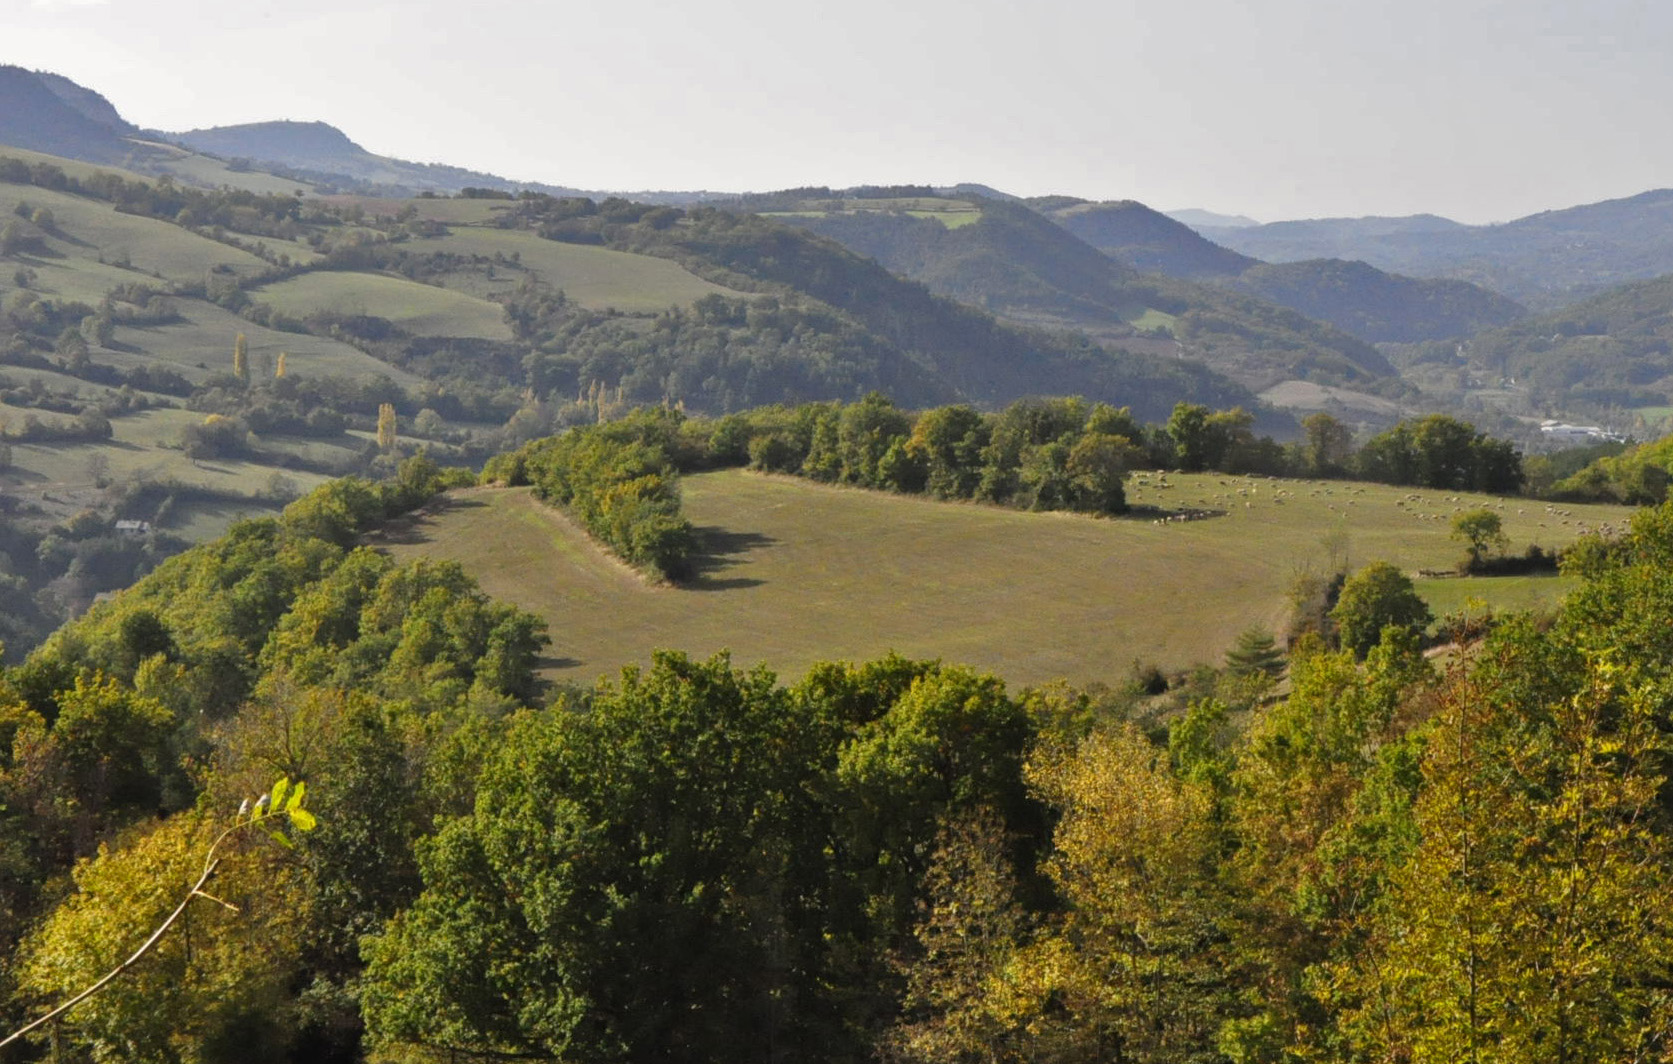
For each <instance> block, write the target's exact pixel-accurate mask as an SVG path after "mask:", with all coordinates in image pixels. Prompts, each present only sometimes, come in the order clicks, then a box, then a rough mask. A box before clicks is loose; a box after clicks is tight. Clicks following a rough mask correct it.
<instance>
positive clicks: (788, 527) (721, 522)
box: [382, 470, 1628, 683]
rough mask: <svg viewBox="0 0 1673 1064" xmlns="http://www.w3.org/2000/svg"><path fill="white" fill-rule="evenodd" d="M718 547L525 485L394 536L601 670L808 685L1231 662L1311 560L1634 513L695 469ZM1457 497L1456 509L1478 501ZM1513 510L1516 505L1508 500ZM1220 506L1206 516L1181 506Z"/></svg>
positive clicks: (1454, 547)
mask: <svg viewBox="0 0 1673 1064" xmlns="http://www.w3.org/2000/svg"><path fill="white" fill-rule="evenodd" d="M684 497H685V511H686V514H687V516H688V517H689V518H690V519H691V521H692V523H693V524H694V525H695V526H696V527H697V530H698V533H699V536H700V537H701V542H702V544H703V547H702V551H703V555H702V557H701V558H700V560H699V562H698V567H699V568H698V573H697V575H696V576H695V578H694V579H692V580H691V581H689V582H687V583H686V584H684V585H682V586H677V587H676V586H668V585H663V584H654V583H651V582H648V581H646V580H645V579H644V578H643V577H642V576H640V575H639V574H637V573H635V572H634V571H632V570H630V569H628V568H626V567H625V566H623V565H622V564H621V563H620V562H618V561H616V560H615V559H614V558H613V557H611V556H609V555H607V554H605V553H604V552H603V551H601V550H600V549H599V548H598V547H596V546H595V545H594V544H593V543H592V542H591V541H590V540H588V539H587V538H586V537H585V535H584V533H582V532H581V530H580V529H579V528H577V527H576V526H575V525H574V524H572V523H571V522H570V521H569V520H568V519H567V518H565V517H564V516H563V515H562V514H561V513H559V512H558V511H555V510H552V509H551V508H549V507H546V506H544V505H542V504H541V503H539V502H538V501H536V500H535V499H533V498H532V497H531V496H530V495H529V494H528V493H527V492H526V491H525V490H521V489H500V490H496V489H474V490H470V491H465V492H460V493H454V494H452V495H449V496H447V497H445V499H444V501H442V502H441V503H440V504H438V505H436V506H435V507H433V508H432V509H431V510H429V511H426V512H425V513H424V514H421V515H420V516H418V517H417V518H416V519H414V520H413V521H412V523H411V524H410V525H408V526H406V527H403V528H402V529H400V530H399V531H394V532H390V533H389V534H388V538H387V540H386V541H385V542H384V543H383V544H382V545H383V546H385V547H386V548H387V549H388V550H389V551H390V552H391V553H393V554H394V555H395V556H396V557H397V558H398V559H400V560H403V561H408V560H412V559H414V558H417V557H432V558H446V559H450V560H455V561H458V562H459V563H460V564H461V565H463V566H464V567H465V569H466V571H467V572H469V573H470V574H471V575H472V576H474V577H475V578H476V579H477V580H478V581H479V582H480V583H481V585H482V587H483V588H484V590H486V591H487V592H488V593H489V594H490V595H493V596H494V597H496V598H499V599H502V600H504V601H507V602H511V603H515V604H516V605H518V606H520V607H521V608H523V609H526V610H529V611H530V612H532V613H535V614H538V615H539V616H541V617H544V618H545V619H546V620H547V623H548V624H549V625H550V626H551V630H552V633H553V636H554V643H555V645H556V646H558V647H561V648H562V650H561V653H559V654H558V656H557V657H555V658H554V659H551V660H549V661H548V662H546V665H547V672H548V675H551V676H554V677H562V678H564V679H566V680H574V681H577V682H586V681H590V680H591V679H593V678H594V677H596V676H598V675H600V674H604V673H610V672H613V671H614V670H615V669H616V668H617V667H618V666H619V665H621V664H622V663H624V662H630V661H640V662H648V661H649V660H650V654H651V651H652V650H653V649H655V648H675V649H681V650H686V651H689V652H691V653H693V654H703V655H706V654H709V653H712V652H714V651H717V650H721V649H730V650H731V651H732V654H733V658H734V660H735V661H737V662H739V663H740V664H754V663H758V662H761V663H766V664H767V665H769V666H771V667H772V668H774V669H775V670H778V671H780V672H781V673H782V674H784V675H797V674H799V673H800V672H801V671H803V670H805V669H806V667H807V666H808V665H809V664H811V663H812V662H814V661H818V660H827V659H832V658H837V659H849V660H866V659H870V658H875V657H877V656H879V655H882V654H884V653H886V652H888V651H890V650H895V651H898V652H899V653H902V654H905V655H908V656H910V657H939V658H945V659H947V660H949V661H958V662H962V663H968V664H971V665H974V666H976V667H978V668H981V669H985V670H991V671H993V672H995V673H997V674H999V675H1002V676H1005V677H1006V678H1007V679H1009V680H1010V681H1012V682H1014V683H1042V682H1046V681H1049V680H1053V679H1060V678H1061V679H1068V680H1071V681H1073V682H1080V683H1085V682H1091V681H1102V682H1106V683H1117V682H1120V681H1122V680H1124V679H1125V678H1126V677H1127V676H1128V674H1129V672H1130V670H1131V668H1132V666H1133V664H1134V662H1135V661H1137V662H1143V663H1147V664H1148V663H1152V662H1154V663H1157V664H1160V665H1161V666H1162V667H1164V668H1167V669H1183V668H1187V667H1189V666H1190V665H1192V664H1194V663H1197V662H1217V661H1218V660H1219V659H1220V657H1221V655H1222V654H1223V653H1224V652H1225V651H1226V649H1227V648H1228V647H1229V646H1230V645H1231V644H1232V642H1233V641H1234V640H1235V639H1236V637H1237V635H1238V634H1239V633H1240V632H1242V631H1243V630H1244V629H1246V628H1249V627H1251V626H1255V625H1259V626H1263V627H1265V628H1267V629H1269V630H1272V631H1279V632H1281V630H1282V628H1283V626H1284V624H1285V622H1286V618H1287V614H1288V611H1289V605H1288V600H1287V591H1288V589H1289V587H1290V585H1291V584H1292V583H1293V581H1294V579H1295V577H1296V576H1297V575H1298V574H1299V573H1302V572H1305V571H1309V570H1311V571H1315V572H1320V573H1323V572H1326V571H1334V570H1335V569H1337V568H1341V567H1344V566H1346V567H1353V568H1357V567H1359V566H1362V565H1364V564H1366V563H1368V562H1371V561H1375V560H1386V561H1389V562H1392V563H1394V564H1396V565H1398V566H1400V567H1402V568H1404V569H1408V570H1419V569H1450V568H1451V567H1452V566H1453V565H1454V564H1455V563H1456V562H1457V561H1458V560H1459V558H1461V557H1462V556H1463V547H1462V546H1461V545H1460V544H1459V543H1458V542H1457V541H1456V540H1454V539H1453V538H1452V536H1451V515H1452V513H1453V512H1454V510H1462V509H1471V508H1476V507H1481V506H1488V507H1493V508H1495V509H1496V512H1499V513H1501V514H1502V519H1503V523H1504V528H1505V532H1506V535H1507V536H1508V537H1509V539H1510V542H1511V543H1512V545H1513V549H1515V550H1520V549H1522V548H1523V547H1525V546H1526V545H1528V544H1530V543H1536V544H1538V545H1540V546H1541V547H1544V548H1561V547H1563V546H1566V545H1567V544H1569V543H1571V542H1573V541H1574V539H1575V538H1577V537H1578V536H1579V535H1580V534H1581V533H1582V532H1583V531H1587V530H1598V529H1601V528H1604V527H1605V526H1610V527H1614V526H1619V525H1620V524H1622V523H1623V522H1624V521H1625V519H1626V516H1627V513H1628V511H1627V510H1626V509H1625V508H1622V507H1612V506H1568V505H1563V506H1556V505H1553V506H1551V507H1550V508H1549V509H1548V508H1547V505H1546V504H1545V503H1537V502H1531V501H1526V500H1503V499H1496V498H1493V497H1491V496H1484V495H1474V494H1468V493H1465V494H1459V493H1445V494H1443V493H1440V492H1434V491H1426V490H1424V491H1413V490H1410V489H1403V488H1393V487H1388V486H1384V485H1375V484H1358V483H1354V482H1349V481H1328V482H1326V481H1289V480H1275V479H1267V478H1256V477H1232V476H1221V475H1216V474H1177V473H1175V474H1168V475H1166V476H1163V475H1160V474H1148V475H1140V476H1138V477H1135V479H1134V480H1133V481H1132V482H1131V485H1130V491H1129V499H1130V501H1131V502H1132V504H1133V507H1134V512H1133V513H1132V514H1130V515H1129V516H1126V517H1122V518H1113V519H1109V518H1094V517H1088V516H1082V515H1074V514H1066V513H1049V514H1044V513H1026V512H1018V511H1014V510H1008V509H1003V508H1000V507H996V506H987V505H979V504H964V503H946V502H936V501H932V500H929V499H925V498H922V497H913V496H905V495H896V494H891V493H888V492H881V491H868V490H863V489H854V488H844V487H835V486H830V485H822V484H815V483H811V482H809V481H807V480H803V479H799V478H791V477H779V476H764V475H761V474H756V473H750V472H745V471H742V470H726V471H721V472H714V473H706V474H700V475H697V476H692V477H688V478H686V479H685V480H684ZM1454 500H1456V501H1454ZM1499 508H1502V509H1499ZM1185 511H1191V512H1195V513H1203V512H1217V513H1218V515H1217V516H1211V517H1203V518H1201V519H1196V520H1184V519H1182V518H1179V517H1174V518H1172V519H1169V515H1172V514H1179V513H1182V512H1185ZM1421 586H1422V589H1423V591H1424V593H1425V594H1426V595H1428V596H1430V598H1431V608H1432V609H1433V610H1434V612H1435V613H1436V614H1437V616H1439V615H1443V614H1445V613H1449V612H1454V611H1455V610H1457V609H1460V608H1462V607H1463V606H1464V604H1465V602H1466V600H1467V599H1469V598H1478V599H1480V600H1482V601H1483V602H1485V603H1488V604H1494V605H1498V606H1500V607H1502V608H1510V609H1515V608H1522V607H1525V606H1533V605H1540V606H1544V605H1551V604H1554V603H1555V601H1556V600H1557V599H1559V598H1560V597H1561V596H1562V594H1563V593H1564V592H1565V591H1566V590H1567V589H1568V587H1569V586H1570V584H1569V583H1568V582H1567V581H1566V580H1565V579H1564V578H1561V577H1503V578H1478V577H1471V578H1444V579H1429V580H1425V581H1423V583H1422V585H1421Z"/></svg>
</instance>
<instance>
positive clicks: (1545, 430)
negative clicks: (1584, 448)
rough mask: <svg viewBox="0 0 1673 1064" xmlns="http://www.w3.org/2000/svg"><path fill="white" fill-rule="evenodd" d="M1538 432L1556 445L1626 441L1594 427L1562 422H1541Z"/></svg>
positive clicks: (1622, 437)
mask: <svg viewBox="0 0 1673 1064" xmlns="http://www.w3.org/2000/svg"><path fill="white" fill-rule="evenodd" d="M1539 431H1540V434H1541V435H1542V436H1544V437H1545V438H1546V439H1548V440H1552V441H1554V442H1557V443H1623V442H1625V439H1626V438H1625V437H1624V436H1622V435H1621V434H1620V433H1618V432H1608V431H1606V430H1604V429H1602V428H1599V427H1598V426H1596V425H1570V424H1567V423H1565V422H1562V421H1542V422H1540V425H1539Z"/></svg>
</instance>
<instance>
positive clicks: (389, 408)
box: [378, 403, 395, 451]
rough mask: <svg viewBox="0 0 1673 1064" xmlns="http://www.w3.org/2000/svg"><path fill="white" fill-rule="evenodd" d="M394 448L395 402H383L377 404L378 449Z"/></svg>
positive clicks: (388, 449) (389, 449) (390, 449)
mask: <svg viewBox="0 0 1673 1064" xmlns="http://www.w3.org/2000/svg"><path fill="white" fill-rule="evenodd" d="M394 449H395V404H394V403H383V404H381V405H379V406H378V450H380V451H393V450H394Z"/></svg>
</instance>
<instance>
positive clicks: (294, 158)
mask: <svg viewBox="0 0 1673 1064" xmlns="http://www.w3.org/2000/svg"><path fill="white" fill-rule="evenodd" d="M167 136H168V137H169V139H171V140H173V141H175V142H177V143H179V144H183V145H185V146H186V147H188V148H191V149H192V150H193V151H200V152H207V153H209V154H211V155H218V156H221V157H222V158H227V159H240V160H249V161H250V162H252V163H262V164H269V165H273V166H277V167H279V168H282V169H283V170H285V171H288V172H291V173H294V174H295V175H296V176H300V177H304V178H307V179H309V180H313V181H315V182H316V183H323V184H326V185H331V186H334V187H341V188H342V190H344V191H373V192H377V191H388V192H399V193H401V194H405V195H416V194H418V193H422V192H435V193H455V192H458V191H460V190H461V189H465V188H486V189H493V190H495V191H499V192H521V191H523V190H525V189H527V190H530V191H534V192H543V193H546V194H547V195H553V196H574V195H581V194H583V193H582V191H581V190H580V189H573V188H566V187H563V186H560V185H547V184H542V183H540V182H538V181H512V180H510V179H507V178H503V177H500V176H498V175H497V174H489V173H483V172H482V171H479V170H467V169H465V168H464V167H459V166H448V165H445V164H441V163H414V162H407V161H406V160H404V159H395V158H391V157H389V156H385V155H377V154H374V153H372V152H369V151H367V150H366V149H365V148H363V147H361V146H360V145H359V144H357V143H355V142H354V141H353V140H351V139H350V138H349V136H348V134H347V133H344V132H343V131H342V130H340V129H338V128H337V127H336V126H333V125H330V124H328V123H325V122H296V121H289V120H282V121H273V122H250V123H246V124H243V125H236V126H214V127H210V128H207V129H193V130H188V131H187V132H185V133H173V134H167ZM345 186H346V187H345Z"/></svg>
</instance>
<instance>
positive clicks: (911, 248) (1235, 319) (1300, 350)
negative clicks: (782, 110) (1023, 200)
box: [774, 199, 1403, 394]
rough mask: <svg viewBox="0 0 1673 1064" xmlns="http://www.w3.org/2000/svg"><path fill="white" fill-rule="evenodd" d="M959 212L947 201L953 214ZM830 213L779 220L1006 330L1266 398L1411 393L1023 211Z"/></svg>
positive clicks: (854, 205)
mask: <svg viewBox="0 0 1673 1064" xmlns="http://www.w3.org/2000/svg"><path fill="white" fill-rule="evenodd" d="M956 202H957V201H943V203H944V207H945V209H947V210H948V211H949V212H950V211H951V210H952V208H953V206H954V205H955V204H956ZM878 204H881V205H878ZM827 205H828V203H827V202H826V201H821V200H819V199H809V200H805V201H802V202H801V203H800V204H797V205H796V206H797V207H798V209H795V210H779V211H775V212H774V213H775V214H776V215H777V216H779V217H782V218H783V220H784V221H786V222H790V223H792V224H795V225H799V226H802V227H805V228H808V229H811V230H813V231H814V232H817V233H820V234H822V235H825V236H829V237H831V238H832V239H835V240H837V241H840V242H841V243H843V244H844V245H845V246H847V247H849V248H851V249H852V250H854V251H856V252H857V253H859V254H862V255H868V256H870V257H872V258H874V259H876V260H877V261H878V262H879V263H881V264H883V265H884V266H886V267H888V268H889V269H891V270H894V271H896V272H898V273H901V274H903V275H904V276H907V277H910V278H912V279H913V280H917V281H921V282H922V283H924V284H926V285H928V286H929V288H930V289H931V290H932V291H935V292H937V293H939V294H943V295H947V296H951V297H952V298H954V299H958V300H960V301H962V302H965V303H968V304H971V305H974V306H979V307H982V308H984V309H986V310H989V311H992V312H993V313H996V314H998V315H1000V316H1002V317H1004V318H1006V319H1008V320H1012V321H1017V322H1020V323H1025V324H1030V325H1043V326H1052V327H1058V328H1072V329H1077V330H1081V331H1085V332H1087V333H1089V334H1090V335H1093V336H1096V337H1098V338H1100V339H1102V340H1105V341H1107V342H1111V343H1115V344H1119V345H1121V346H1123V347H1126V348H1128V349H1131V350H1135V351H1147V352H1150V353H1153V354H1157V355H1162V356H1165V357H1168V358H1173V359H1181V360H1185V361H1192V362H1197V363H1199V364H1202V365H1204V366H1207V367H1210V368H1212V369H1214V370H1215V371H1217V372H1221V373H1225V374H1227V375H1228V376H1231V377H1233V378H1234V379H1236V380H1238V381H1239V382H1240V383H1243V384H1245V385H1246V386H1248V387H1250V388H1252V389H1255V390H1257V391H1258V390H1262V389H1266V388H1271V387H1273V386H1274V385H1277V384H1279V383H1281V382H1283V381H1285V380H1291V379H1297V378H1299V379H1304V380H1311V381H1316V382H1318V383H1322V384H1334V385H1346V386H1349V387H1357V388H1362V389H1376V388H1382V389H1384V390H1389V389H1392V391H1393V393H1394V394H1399V393H1400V392H1401V391H1402V390H1403V389H1402V387H1401V385H1399V383H1398V381H1397V380H1396V375H1395V372H1394V369H1393V367H1392V366H1390V365H1389V364H1388V362H1387V361H1386V360H1385V359H1384V358H1383V357H1382V356H1381V355H1380V354H1378V353H1377V351H1376V350H1375V349H1374V348H1372V347H1371V346H1370V345H1369V344H1366V343H1364V342H1362V341H1360V340H1356V339H1354V338H1353V337H1351V336H1348V335H1346V334H1344V333H1340V332H1337V331H1336V330H1335V329H1333V328H1331V327H1330V326H1327V325H1322V324H1320V323H1318V322H1316V321H1312V320H1309V319H1307V318H1305V317H1303V316H1302V315H1300V314H1297V313H1294V312H1293V311H1290V310H1287V309H1285V308H1283V307H1279V306H1276V305H1273V304H1270V303H1264V302H1261V301H1259V300H1255V299H1251V298H1249V297H1247V296H1244V295H1241V294H1238V293H1234V292H1227V291H1224V290H1222V289H1220V288H1216V287H1210V286H1206V285H1202V284H1196V283H1193V282H1191V281H1188V280H1180V279H1176V278H1171V277H1166V276H1162V275H1160V274H1141V273H1139V272H1138V271H1137V269H1135V268H1134V266H1133V265H1130V264H1128V263H1125V262H1120V261H1117V260H1115V259H1112V258H1111V257H1110V256H1109V255H1106V254H1104V253H1103V252H1101V251H1100V250H1098V249H1097V248H1095V247H1093V246H1092V245H1090V244H1088V243H1087V242H1085V241H1083V240H1081V239H1078V238H1077V237H1075V236H1074V235H1073V234H1072V233H1071V232H1069V231H1068V230H1067V229H1065V228H1063V227H1061V226H1059V225H1056V224H1053V222H1051V221H1049V220H1048V219H1047V218H1045V217H1044V216H1042V215H1041V214H1040V213H1038V211H1036V210H1033V209H1030V208H1028V207H1025V206H1023V205H1021V204H1016V203H1004V202H996V201H982V202H981V204H980V208H981V210H980V219H979V220H978V221H976V222H972V223H965V224H961V225H959V226H957V227H950V226H947V225H946V224H944V222H941V221H938V220H936V219H934V218H931V217H918V216H917V215H919V214H924V215H927V214H929V213H930V212H928V211H925V210H923V209H922V208H923V206H924V204H921V203H920V204H918V205H917V206H918V208H919V209H918V210H916V211H908V210H903V209H899V208H897V207H895V206H894V205H892V204H891V203H890V202H889V201H875V200H853V201H843V204H842V206H841V209H837V210H821V209H820V208H821V207H822V206H827ZM774 206H775V207H776V206H785V205H782V204H780V205H774ZM1150 213H1152V214H1154V212H1150ZM1156 217H1157V218H1160V219H1161V220H1162V222H1164V223H1166V224H1167V225H1169V226H1176V225H1177V223H1174V222H1171V221H1169V220H1168V219H1166V218H1163V217H1162V216H1161V215H1156ZM1178 228H1180V229H1183V228H1184V227H1183V226H1178ZM1203 243H1206V242H1203Z"/></svg>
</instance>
